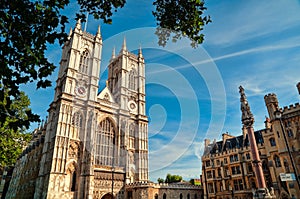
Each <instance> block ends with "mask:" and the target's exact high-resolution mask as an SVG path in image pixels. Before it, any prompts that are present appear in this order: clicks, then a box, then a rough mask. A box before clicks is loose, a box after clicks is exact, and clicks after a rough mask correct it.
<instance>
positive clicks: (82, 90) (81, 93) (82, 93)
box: [75, 85, 86, 97]
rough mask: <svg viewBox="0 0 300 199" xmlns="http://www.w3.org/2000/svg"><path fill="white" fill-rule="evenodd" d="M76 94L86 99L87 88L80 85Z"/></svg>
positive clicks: (76, 89)
mask: <svg viewBox="0 0 300 199" xmlns="http://www.w3.org/2000/svg"><path fill="white" fill-rule="evenodd" d="M75 94H76V95H77V96H79V97H85V95H86V88H85V87H84V86H82V85H78V86H76V88H75Z"/></svg>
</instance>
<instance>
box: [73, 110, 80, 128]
mask: <svg viewBox="0 0 300 199" xmlns="http://www.w3.org/2000/svg"><path fill="white" fill-rule="evenodd" d="M72 125H73V126H75V127H79V128H81V127H82V115H81V113H80V112H76V113H74V115H73V117H72Z"/></svg>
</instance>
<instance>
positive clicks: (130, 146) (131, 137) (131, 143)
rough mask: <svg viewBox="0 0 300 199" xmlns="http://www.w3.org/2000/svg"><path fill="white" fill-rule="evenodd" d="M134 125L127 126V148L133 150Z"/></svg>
mask: <svg viewBox="0 0 300 199" xmlns="http://www.w3.org/2000/svg"><path fill="white" fill-rule="evenodd" d="M134 140H135V125H134V124H130V126H129V148H130V149H134V148H135V143H134Z"/></svg>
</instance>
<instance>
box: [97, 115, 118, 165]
mask: <svg viewBox="0 0 300 199" xmlns="http://www.w3.org/2000/svg"><path fill="white" fill-rule="evenodd" d="M114 144H115V129H114V127H113V124H112V122H111V121H110V119H108V118H105V119H104V120H102V121H101V122H100V123H99V125H98V128H97V131H96V151H95V163H96V164H100V165H109V166H111V165H112V164H113V157H114V150H113V149H114Z"/></svg>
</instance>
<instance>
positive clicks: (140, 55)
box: [138, 45, 143, 58]
mask: <svg viewBox="0 0 300 199" xmlns="http://www.w3.org/2000/svg"><path fill="white" fill-rule="evenodd" d="M138 55H139V57H140V58H142V57H143V53H142V46H141V45H140V48H139V54H138Z"/></svg>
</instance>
